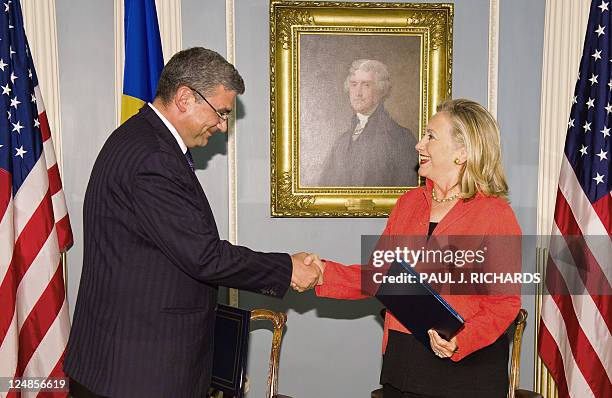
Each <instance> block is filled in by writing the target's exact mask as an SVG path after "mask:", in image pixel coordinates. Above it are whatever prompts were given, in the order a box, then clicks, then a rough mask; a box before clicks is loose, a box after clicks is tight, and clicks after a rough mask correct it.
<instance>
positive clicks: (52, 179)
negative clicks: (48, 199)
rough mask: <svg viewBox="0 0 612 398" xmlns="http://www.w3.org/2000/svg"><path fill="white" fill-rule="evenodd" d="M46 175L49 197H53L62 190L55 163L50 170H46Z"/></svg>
mask: <svg viewBox="0 0 612 398" xmlns="http://www.w3.org/2000/svg"><path fill="white" fill-rule="evenodd" d="M47 173H48V177H49V189H50V190H51V195H55V194H56V193H58V192H59V191H61V189H62V181H61V180H60V176H59V169H58V168H57V163H56V164H54V165H53V166H52V167H51V168H50V169H47Z"/></svg>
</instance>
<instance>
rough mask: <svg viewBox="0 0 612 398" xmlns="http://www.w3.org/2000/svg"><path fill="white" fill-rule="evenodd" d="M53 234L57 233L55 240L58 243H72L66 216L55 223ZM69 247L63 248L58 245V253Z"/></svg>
mask: <svg viewBox="0 0 612 398" xmlns="http://www.w3.org/2000/svg"><path fill="white" fill-rule="evenodd" d="M55 232H56V233H57V240H58V241H59V242H70V243H69V244H71V242H72V230H71V229H70V219H69V218H68V214H66V216H65V217H64V218H62V219H61V220H59V221H58V222H57V223H55ZM68 248H69V246H65V245H64V244H63V243H60V247H59V249H60V251H65V250H68Z"/></svg>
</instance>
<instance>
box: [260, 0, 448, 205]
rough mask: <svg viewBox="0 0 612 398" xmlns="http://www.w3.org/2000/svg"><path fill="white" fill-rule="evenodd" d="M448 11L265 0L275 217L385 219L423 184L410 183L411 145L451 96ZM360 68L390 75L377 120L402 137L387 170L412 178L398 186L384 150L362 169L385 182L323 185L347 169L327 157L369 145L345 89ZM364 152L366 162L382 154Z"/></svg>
mask: <svg viewBox="0 0 612 398" xmlns="http://www.w3.org/2000/svg"><path fill="white" fill-rule="evenodd" d="M453 12H454V8H453V5H452V4H442V3H418V4H417V3H348V2H347V3H344V2H308V1H296V2H292V1H279V0H272V1H271V2H270V130H271V131H270V161H271V173H270V177H271V213H272V216H273V217H385V216H388V214H389V212H390V210H391V208H392V207H393V206H394V205H395V202H396V200H397V198H398V197H399V196H400V195H402V194H403V193H404V192H406V190H408V189H412V188H415V187H418V186H420V185H422V184H423V183H424V182H423V180H422V179H420V178H418V177H417V175H416V168H417V164H416V163H417V162H418V155H417V154H416V150H414V149H413V147H414V143H416V142H417V141H418V140H419V139H420V137H421V136H422V133H423V130H424V128H425V126H426V124H427V121H428V120H429V118H430V117H431V116H432V114H433V113H434V112H435V108H436V105H437V104H439V103H440V102H442V101H443V100H444V99H446V98H450V97H451V71H452V38H453V30H452V28H453ZM366 60H375V61H376V62H379V61H380V63H383V64H384V67H385V68H386V70H388V73H387V81H390V82H391V83H389V85H390V87H391V88H390V91H389V90H388V91H386V92H387V93H389V94H388V95H387V96H386V97H382V98H383V99H380V97H378V98H377V100H378V101H379V102H376V105H375V106H376V108H375V109H376V111H375V113H376V114H378V113H379V112H380V113H381V115H382V116H381V117H383V116H384V118H386V119H385V121H386V123H387V125H393V126H395V127H394V128H395V129H396V130H397V131H401V132H402V133H401V135H397V134H399V133H397V134H396V133H394V134H396V135H395V136H393V137H401V138H400V140H401V144H399V143H398V144H397V145H395V144H392V145H390V146H389V148H390V149H388V150H387V151H393V152H394V154H393V156H395V157H394V159H399V160H394V162H395V163H393V164H392V167H397V170H402V173H403V172H404V171H405V170H409V173H410V175H409V176H407V177H406V178H405V179H404V180H402V181H400V182H389V180H388V177H389V176H390V175H392V174H393V173H386V172H385V170H384V168H382V167H383V164H384V163H389V159H391V158H392V156H391V154H389V155H388V156H387V153H386V152H383V154H384V155H385V156H380V154H378V155H376V156H377V157H375V158H374V159H370V160H369V161H370V162H373V163H371V164H370V165H368V166H367V170H368V171H370V170H371V169H374V168H376V169H377V168H379V167H380V168H381V170H378V171H377V172H378V173H379V174H378V175H382V176H384V178H383V179H380V180H374V179H367V178H364V179H363V181H364V182H360V180H359V179H352V180H350V181H349V180H347V179H345V178H344V177H337V176H336V177H333V178H324V175H325V174H329V173H328V172H327V171H326V170H328V169H330V168H331V166H330V165H335V164H340V165H344V163H332V162H333V161H336V162H338V161H337V160H335V159H334V160H332V158H334V157H337V156H336V155H337V153H336V152H337V151H339V150H340V149H339V148H343V149H342V150H343V151H344V148H345V147H343V146H341V145H345V144H344V142H345V141H346V139H347V138H348V139H349V140H348V141H346V142H347V143H348V144H346V145H349V146H350V145H356V144H352V142H355V141H356V140H357V139H359V140H361V142H363V143H365V142H366V141H365V140H364V137H365V134H364V135H360V136H358V135H359V134H361V131H365V130H363V127H361V131H358V129H357V128H356V127H354V126H355V124H359V123H360V121H359V120H358V116H360V115H356V113H359V112H358V109H359V107H358V106H357V105H356V102H353V92H352V91H350V90H351V89H350V88H349V85H351V84H353V82H352V80H349V78H350V77H351V76H354V73H355V70H354V69H350V70H349V68H350V67H352V66H353V67H354V65H356V63H357V64H359V63H360V62H362V61H366ZM387 65H388V66H387ZM347 76H348V77H347ZM377 76H378V75H377ZM389 76H390V78H389ZM351 79H352V78H351ZM377 79H379V78H377ZM394 79H395V80H394ZM376 84H378V83H376ZM377 87H378V86H377ZM381 87H382V86H381ZM381 90H382V89H381ZM347 93H349V95H347ZM354 95H355V96H357V95H358V94H354ZM359 95H361V94H359ZM348 97H350V98H351V99H349V98H348ZM364 98H365V97H364ZM360 100H361V99H360ZM370 112H371V111H370ZM383 113H384V115H383ZM351 115H353V117H352V118H351ZM373 117H374V116H373V114H371V115H370V116H369V118H370V120H371V119H372V118H373ZM365 120H368V119H367V118H366V119H365ZM396 120H397V122H396ZM351 121H352V123H353V127H351V126H350V123H351ZM364 123H367V122H364ZM372 123H374V122H372ZM367 126H368V125H367V124H366V127H365V128H366V129H367V128H368V127H367ZM408 126H409V127H408ZM353 128H354V130H352V129H353ZM343 131H344V132H343ZM404 132H407V133H404ZM351 134H352V135H351ZM410 134H411V135H412V136H410ZM404 137H407V138H406V140H409V141H406V142H408V143H409V144H405V142H404V141H405V140H404ZM389 142H391V143H393V141H387V143H389ZM398 142H399V141H398ZM369 145H370V146H369V147H368V148H370V149H371V150H370V149H366V152H362V155H363V154H366V156H370V152H376V151H374V148H378V147H381V145H380V144H379V143H375V144H369ZM399 148H402V149H401V151H400V149H399ZM406 148H409V149H406ZM398 151H400V152H399V156H400V157H399V158H398V157H397V153H395V152H398ZM411 151H413V152H411ZM343 153H344V152H343ZM343 156H344V155H343ZM372 156H375V155H372ZM346 159H347V160H348V161H349V162H350V163H352V166H350V167H349V170H348V171H350V172H351V173H353V174H354V172H356V169H357V168H359V167H360V166H361V165H360V164H359V163H360V162H363V163H365V162H367V161H366V160H365V159H364V160H362V159H360V158H359V156H354V157H351V158H346ZM377 159H381V161H380V163H379V162H378V161H377ZM403 159H410V161H409V162H408V161H407V162H406V163H405V164H408V165H409V166H406V167H404V168H399V166H397V165H398V164H400V163H402V167H403V164H404V162H403ZM355 162H356V163H355ZM334 167H337V166H334ZM394 170H395V169H394ZM340 171H341V172H343V173H345V172H347V171H346V170H340ZM381 171H382V172H381ZM334 178H335V179H334ZM336 181H337V182H338V185H335V184H336ZM347 181H348V182H347ZM377 181H381V182H380V183H379V182H377ZM408 181H413V182H408ZM361 184H364V185H361Z"/></svg>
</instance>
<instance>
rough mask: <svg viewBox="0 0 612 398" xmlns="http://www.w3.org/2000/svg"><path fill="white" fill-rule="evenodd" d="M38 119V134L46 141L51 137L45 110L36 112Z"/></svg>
mask: <svg viewBox="0 0 612 398" xmlns="http://www.w3.org/2000/svg"><path fill="white" fill-rule="evenodd" d="M38 121H39V122H40V134H41V135H42V140H43V142H44V141H48V140H49V139H50V138H51V130H50V129H49V120H47V112H42V113H39V114H38Z"/></svg>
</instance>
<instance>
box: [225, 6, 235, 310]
mask: <svg viewBox="0 0 612 398" xmlns="http://www.w3.org/2000/svg"><path fill="white" fill-rule="evenodd" d="M234 7H235V3H234V0H225V40H226V47H227V54H226V58H227V61H228V62H229V63H231V64H232V65H235V64H236V37H235V34H236V30H235V27H234V22H235V18H236V13H235V8H234ZM234 105H235V104H234ZM235 114H236V112H233V113H232V117H231V118H230V119H229V120H228V125H227V137H228V138H227V177H228V179H227V180H228V181H227V185H228V198H229V206H228V220H229V241H230V242H231V243H232V244H235V245H236V244H238V175H237V169H238V167H237V163H236V159H237V158H236V116H235ZM229 304H230V305H233V306H236V307H237V306H238V290H237V289H230V290H229Z"/></svg>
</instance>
